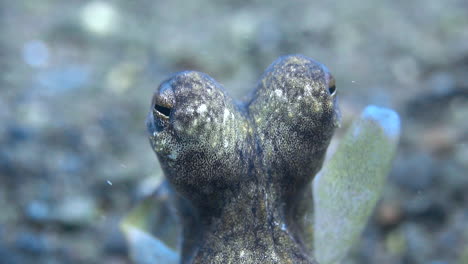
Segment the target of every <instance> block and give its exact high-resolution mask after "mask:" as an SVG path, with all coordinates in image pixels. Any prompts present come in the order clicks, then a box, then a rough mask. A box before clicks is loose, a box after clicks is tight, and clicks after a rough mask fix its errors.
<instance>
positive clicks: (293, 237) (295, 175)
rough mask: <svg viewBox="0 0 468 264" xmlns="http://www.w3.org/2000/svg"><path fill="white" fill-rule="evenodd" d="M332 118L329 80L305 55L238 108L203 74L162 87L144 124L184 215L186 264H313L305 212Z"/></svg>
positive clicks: (275, 72)
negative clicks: (308, 243) (311, 184)
mask: <svg viewBox="0 0 468 264" xmlns="http://www.w3.org/2000/svg"><path fill="white" fill-rule="evenodd" d="M338 116H339V114H338V108H337V105H336V91H335V81H334V79H333V77H332V76H331V75H330V73H329V72H328V70H327V68H326V67H325V66H324V65H322V64H320V63H318V62H316V61H314V60H312V59H309V58H307V57H304V56H301V55H294V56H286V57H281V58H279V59H278V60H276V61H275V62H274V63H273V64H272V65H270V67H269V68H268V69H267V70H266V71H265V73H264V74H263V76H262V77H261V79H260V81H259V83H258V85H257V88H256V90H255V92H254V93H253V96H252V98H251V99H250V100H248V101H247V102H244V103H235V102H234V101H233V99H231V98H230V97H229V96H228V95H227V94H226V92H225V91H224V89H223V88H222V86H221V85H220V84H219V83H217V82H216V81H215V80H214V79H212V78H211V77H209V76H208V75H206V74H203V73H199V72H193V71H187V72H181V73H178V74H176V75H174V76H173V77H171V78H170V79H168V80H166V81H164V82H163V83H162V84H161V85H160V86H159V88H158V89H157V91H156V92H155V94H154V97H153V100H152V104H151V111H150V113H149V115H148V121H147V126H148V130H149V132H150V142H151V145H152V147H153V149H154V151H155V152H156V154H157V156H158V158H159V161H160V163H161V166H162V168H163V170H164V173H165V175H166V178H167V180H168V182H169V183H170V184H169V186H170V188H172V189H173V190H174V193H173V195H174V201H175V206H176V207H177V208H178V211H179V214H180V215H181V217H180V219H181V222H182V225H183V234H182V252H181V253H182V260H181V261H182V263H203V264H205V263H206V264H218V263H219V264H221V263H266V264H269V263H317V262H316V261H315V260H314V259H313V257H312V254H311V252H310V250H309V248H308V247H307V246H306V244H307V243H305V242H306V240H307V239H308V238H307V230H306V228H305V224H304V214H305V212H306V210H307V208H308V207H309V206H310V203H311V193H310V190H311V188H310V182H311V180H312V178H313V177H314V175H315V174H316V172H317V171H318V170H319V169H320V167H321V166H322V163H323V159H324V155H325V152H326V149H327V146H328V144H329V142H330V139H331V137H332V134H333V131H334V129H335V127H337V126H338V123H339V117H338Z"/></svg>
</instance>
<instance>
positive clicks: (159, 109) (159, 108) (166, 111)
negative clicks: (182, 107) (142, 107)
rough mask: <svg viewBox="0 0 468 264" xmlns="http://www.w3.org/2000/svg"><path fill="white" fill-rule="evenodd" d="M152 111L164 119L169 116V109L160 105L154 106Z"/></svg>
mask: <svg viewBox="0 0 468 264" xmlns="http://www.w3.org/2000/svg"><path fill="white" fill-rule="evenodd" d="M154 110H155V111H157V112H159V113H160V114H161V115H163V116H164V117H165V118H169V115H170V114H171V109H170V108H168V107H165V106H162V105H158V104H155V105H154Z"/></svg>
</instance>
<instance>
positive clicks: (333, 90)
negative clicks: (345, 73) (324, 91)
mask: <svg viewBox="0 0 468 264" xmlns="http://www.w3.org/2000/svg"><path fill="white" fill-rule="evenodd" d="M329 78H330V80H329V81H328V93H330V95H331V96H333V95H335V93H336V85H335V78H333V76H331V75H330V77H329Z"/></svg>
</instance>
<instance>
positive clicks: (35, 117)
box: [0, 0, 468, 264]
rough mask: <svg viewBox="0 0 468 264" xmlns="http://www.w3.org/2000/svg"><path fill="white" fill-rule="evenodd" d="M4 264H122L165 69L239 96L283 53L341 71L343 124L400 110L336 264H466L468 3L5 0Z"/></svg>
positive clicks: (1, 106) (154, 168)
mask: <svg viewBox="0 0 468 264" xmlns="http://www.w3.org/2000/svg"><path fill="white" fill-rule="evenodd" d="M0 25H1V26H0V121H1V126H0V263H2V264H3V263H6V264H15V263H116V264H117V263H118V264H120V263H129V260H128V258H127V248H126V244H125V241H124V239H123V236H122V234H121V233H120V231H119V227H118V224H119V220H120V219H121V218H122V216H123V215H124V214H125V213H126V212H128V211H129V210H130V208H131V206H132V205H133V204H135V202H136V201H137V200H138V199H140V198H141V197H143V196H145V195H147V194H148V193H149V192H151V190H152V189H153V188H154V187H155V186H156V185H157V184H158V181H159V180H160V179H161V176H162V174H161V170H160V167H159V164H158V163H157V161H156V158H155V156H154V154H153V152H152V150H151V148H150V146H149V144H148V140H147V137H146V129H145V124H144V119H145V116H146V113H147V111H148V109H149V104H150V100H151V96H152V93H153V91H154V90H155V89H156V88H157V86H158V84H159V83H160V82H161V81H162V80H163V79H165V78H167V77H168V76H169V75H170V74H171V73H174V72H176V71H180V70H187V69H192V70H198V71H203V72H206V73H208V74H209V75H211V76H212V77H214V78H215V79H217V80H218V81H219V82H221V83H222V84H223V85H224V86H225V88H226V89H227V90H228V92H229V93H230V94H231V95H232V96H233V97H235V98H237V99H242V98H243V97H244V96H245V95H246V94H247V92H248V91H250V90H251V89H252V88H253V87H254V86H255V83H256V80H257V79H258V78H259V76H260V75H261V73H262V72H263V71H264V69H265V68H266V67H267V66H268V65H269V64H270V63H271V62H273V61H274V60H275V59H276V58H277V57H278V56H280V55H286V54H291V53H301V54H304V55H306V56H309V57H312V58H315V59H317V60H318V61H320V62H322V63H324V64H325V65H327V66H328V67H329V68H330V70H331V71H332V73H333V74H334V76H335V78H336V79H337V89H338V93H339V100H340V105H341V109H342V113H343V125H342V128H341V129H340V130H339V131H338V132H337V135H336V140H334V142H333V144H336V142H337V141H338V140H339V138H340V136H341V135H342V134H343V131H344V130H345V129H346V127H347V126H348V125H349V123H350V121H351V120H352V119H353V118H354V117H355V116H356V115H358V114H359V112H360V111H361V110H362V109H363V108H364V107H365V106H366V105H368V104H375V105H379V106H386V107H391V108H394V109H395V110H396V111H397V112H398V113H399V114H400V115H401V118H402V138H401V142H400V147H399V151H398V154H397V157H396V159H395V162H394V168H393V170H392V172H391V174H390V176H389V180H388V184H387V186H386V188H385V191H384V194H383V199H382V200H381V202H380V203H379V204H378V207H377V208H376V210H375V213H374V215H373V216H372V218H371V219H370V221H369V225H368V227H367V228H366V231H365V233H364V235H363V237H362V239H361V240H360V241H359V242H358V243H357V244H356V246H355V247H354V248H353V251H352V252H351V255H350V258H349V259H348V260H347V261H346V262H345V263H391V264H393V263H432V264H445V263H455V264H467V263H468V100H467V99H468V2H467V1H466V0H446V1H440V0H414V1H391V0H386V1H373V0H363V1H349V0H332V1H310V0H309V1H305V0H304V1H300V0H299V1H297V0H294V1H279V0H275V1H260V0H257V1H229V0H218V1H215V0H202V1H181V0H175V1H162V0H160V1H149V0H140V1H125V0H115V1H110V0H109V1H105V0H98V1H81V0H80V1H78V0H70V1H57V0H42V1H6V0H1V1H0Z"/></svg>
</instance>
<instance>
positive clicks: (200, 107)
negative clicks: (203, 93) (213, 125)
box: [197, 104, 208, 114]
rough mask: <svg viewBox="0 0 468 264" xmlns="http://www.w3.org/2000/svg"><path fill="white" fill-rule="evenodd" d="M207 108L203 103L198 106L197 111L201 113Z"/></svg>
mask: <svg viewBox="0 0 468 264" xmlns="http://www.w3.org/2000/svg"><path fill="white" fill-rule="evenodd" d="M207 109H208V108H207V107H206V104H202V105H200V106H199V107H198V109H197V112H198V113H200V114H201V113H204V112H206V110H207Z"/></svg>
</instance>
